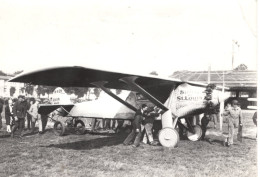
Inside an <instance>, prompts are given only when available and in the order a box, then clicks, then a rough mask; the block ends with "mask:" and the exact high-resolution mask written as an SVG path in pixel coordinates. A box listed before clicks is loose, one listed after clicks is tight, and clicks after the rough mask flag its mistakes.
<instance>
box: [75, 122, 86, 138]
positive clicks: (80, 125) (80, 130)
mask: <svg viewBox="0 0 260 177" xmlns="http://www.w3.org/2000/svg"><path fill="white" fill-rule="evenodd" d="M74 128H75V133H76V134H77V135H83V134H84V133H85V124H84V122H83V121H82V120H76V121H75V124H74Z"/></svg>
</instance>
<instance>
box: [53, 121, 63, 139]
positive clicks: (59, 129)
mask: <svg viewBox="0 0 260 177" xmlns="http://www.w3.org/2000/svg"><path fill="white" fill-rule="evenodd" d="M53 129H54V134H55V135H58V136H63V135H64V134H65V131H66V125H65V123H62V122H60V121H56V122H55V123H54V126H53Z"/></svg>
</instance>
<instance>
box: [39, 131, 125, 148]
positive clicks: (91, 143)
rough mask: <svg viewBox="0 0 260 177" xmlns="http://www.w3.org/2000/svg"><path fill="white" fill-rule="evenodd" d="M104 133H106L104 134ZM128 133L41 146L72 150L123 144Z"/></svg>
mask: <svg viewBox="0 0 260 177" xmlns="http://www.w3.org/2000/svg"><path fill="white" fill-rule="evenodd" d="M102 135H104V134H102ZM126 136H127V134H113V135H112V136H111V134H110V136H109V137H102V138H96V139H91V140H86V141H84V140H82V141H76V142H71V143H63V144H50V145H48V146H40V147H47V148H53V147H54V148H60V149H72V150H91V149H98V148H102V147H104V146H115V145H119V144H122V143H123V141H124V139H125V138H126Z"/></svg>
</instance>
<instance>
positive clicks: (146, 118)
mask: <svg viewBox="0 0 260 177" xmlns="http://www.w3.org/2000/svg"><path fill="white" fill-rule="evenodd" d="M40 101H41V100H40V99H38V98H36V99H35V98H28V99H25V97H24V96H23V95H20V96H18V99H11V98H10V99H7V100H6V101H5V102H4V100H2V99H0V113H2V111H3V109H5V119H6V132H7V133H8V134H10V136H11V137H14V136H15V135H18V136H19V137H23V136H24V135H25V134H26V133H28V131H29V133H34V132H35V129H36V126H35V125H36V122H38V130H39V131H38V133H39V134H42V133H43V129H44V128H43V127H45V126H44V125H43V122H42V116H43V115H40V114H39V113H38V109H39V103H40ZM4 105H5V107H4ZM217 113H218V111H216V110H212V111H211V112H206V113H204V116H203V117H202V119H201V128H202V136H201V140H204V138H205V135H206V131H207V126H208V124H209V121H213V123H214V128H216V123H217V116H216V115H217ZM161 114H162V110H161V109H159V108H158V107H156V106H153V107H148V106H147V105H146V104H143V105H142V106H141V108H140V109H138V110H137V112H136V114H135V116H134V120H133V121H132V122H131V126H132V130H131V132H130V133H129V135H128V136H127V138H126V139H125V140H124V142H123V144H124V145H132V146H133V147H138V146H139V145H140V143H144V144H150V145H157V144H158V142H156V141H154V135H155V134H156V126H155V124H154V121H155V118H156V117H158V116H160V115H161ZM222 116H223V118H224V122H226V123H227V125H228V136H227V138H226V140H225V142H224V146H227V147H230V146H232V145H233V142H234V134H235V128H238V127H239V126H240V127H242V125H243V115H242V110H241V108H240V104H239V102H238V101H237V100H233V101H232V103H231V104H230V103H227V104H226V107H225V110H224V112H223V114H222ZM253 122H254V124H255V125H256V126H257V113H256V112H255V114H254V116H253ZM25 123H27V125H26V126H25ZM115 124H116V122H115V120H110V119H105V120H103V119H100V120H99V119H93V121H92V123H91V126H92V130H96V129H97V127H98V126H100V127H102V128H104V129H114V130H116V129H118V128H120V127H122V125H123V121H117V126H116V125H115ZM2 127H3V125H2V117H1V114H0V129H1V128H2ZM179 130H180V138H181V137H182V135H183V132H182V131H181V126H179ZM157 133H158V132H157ZM256 136H257V135H256Z"/></svg>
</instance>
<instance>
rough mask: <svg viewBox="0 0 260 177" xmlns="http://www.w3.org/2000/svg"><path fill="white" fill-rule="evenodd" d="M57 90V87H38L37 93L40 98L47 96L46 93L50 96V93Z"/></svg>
mask: <svg viewBox="0 0 260 177" xmlns="http://www.w3.org/2000/svg"><path fill="white" fill-rule="evenodd" d="M55 88H56V87H54V86H44V85H38V87H37V89H36V92H37V95H38V96H40V95H45V94H46V93H47V94H50V93H52V92H53V91H54V90H55Z"/></svg>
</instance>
